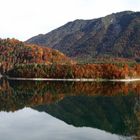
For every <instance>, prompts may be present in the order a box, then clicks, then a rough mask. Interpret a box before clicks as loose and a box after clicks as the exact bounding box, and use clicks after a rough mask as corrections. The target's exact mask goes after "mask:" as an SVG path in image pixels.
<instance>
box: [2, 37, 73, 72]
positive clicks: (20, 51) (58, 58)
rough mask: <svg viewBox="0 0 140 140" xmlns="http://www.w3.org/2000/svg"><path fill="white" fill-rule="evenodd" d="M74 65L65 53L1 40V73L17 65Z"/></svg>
mask: <svg viewBox="0 0 140 140" xmlns="http://www.w3.org/2000/svg"><path fill="white" fill-rule="evenodd" d="M35 63H37V64H52V63H56V64H66V63H70V64H72V63H73V61H72V60H71V59H70V58H68V57H66V56H65V55H64V54H63V53H61V52H59V51H57V50H54V49H51V48H48V47H40V46H37V45H27V44H24V43H23V42H21V41H18V40H16V39H0V72H1V73H4V72H5V71H8V70H9V69H11V68H12V67H13V66H14V65H17V64H35Z"/></svg>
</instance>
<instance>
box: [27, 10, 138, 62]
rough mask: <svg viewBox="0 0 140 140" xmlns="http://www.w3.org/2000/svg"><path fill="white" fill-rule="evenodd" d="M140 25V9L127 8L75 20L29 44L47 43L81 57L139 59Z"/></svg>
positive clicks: (36, 38)
mask: <svg viewBox="0 0 140 140" xmlns="http://www.w3.org/2000/svg"><path fill="white" fill-rule="evenodd" d="M139 27H140V12H133V11H123V12H118V13H112V14H111V15H107V16H105V17H101V18H96V19H91V20H81V19H80V20H74V21H72V22H68V23H66V24H65V25H63V26H61V27H59V28H57V29H55V30H52V31H51V32H49V33H47V34H44V35H43V34H40V35H39V36H35V37H32V38H31V39H29V40H27V41H26V43H29V44H30V43H31V44H38V45H43V46H46V45H47V46H48V47H50V48H54V49H57V50H59V51H61V52H63V53H64V54H66V55H68V56H69V57H73V58H76V59H77V60H78V59H82V60H84V59H85V58H86V60H87V61H90V60H91V61H92V60H93V58H94V59H96V58H100V57H104V58H105V57H109V58H110V57H116V58H118V57H120V58H130V59H133V60H136V59H139V57H140V53H139V49H140V47H139V46H140V42H139V41H138V37H139V34H140V30H139ZM133 44H134V47H133Z"/></svg>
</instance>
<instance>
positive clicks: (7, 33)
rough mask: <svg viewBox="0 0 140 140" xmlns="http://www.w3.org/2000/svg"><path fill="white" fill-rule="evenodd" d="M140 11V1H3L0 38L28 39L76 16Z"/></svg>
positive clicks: (76, 17)
mask: <svg viewBox="0 0 140 140" xmlns="http://www.w3.org/2000/svg"><path fill="white" fill-rule="evenodd" d="M126 10H131V11H140V0H0V38H16V39H19V40H21V41H25V40H27V39H29V38H31V37H33V36H35V35H38V34H45V33H48V32H49V31H51V30H53V29H55V28H57V27H59V26H62V25H64V24H65V23H67V22H69V21H73V20H75V19H93V18H98V17H102V16H106V15H108V14H111V13H115V12H120V11H126Z"/></svg>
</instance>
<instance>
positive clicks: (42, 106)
mask: <svg viewBox="0 0 140 140" xmlns="http://www.w3.org/2000/svg"><path fill="white" fill-rule="evenodd" d="M139 94H140V82H133V83H121V82H37V81H7V80H1V81H0V110H1V111H7V112H9V111H16V110H20V109H22V108H24V107H30V108H32V109H34V110H37V111H39V112H46V113H48V114H50V115H52V116H54V117H56V118H58V119H60V120H63V121H64V122H66V123H67V124H71V125H73V126H75V127H84V126H86V127H91V128H98V129H101V130H105V131H107V132H110V133H115V134H118V135H123V136H134V137H135V139H137V137H139V136H140V130H139V126H140V100H139Z"/></svg>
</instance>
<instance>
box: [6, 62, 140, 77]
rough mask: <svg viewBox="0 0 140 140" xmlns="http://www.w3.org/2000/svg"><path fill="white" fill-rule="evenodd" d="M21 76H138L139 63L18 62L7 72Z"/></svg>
mask: <svg viewBox="0 0 140 140" xmlns="http://www.w3.org/2000/svg"><path fill="white" fill-rule="evenodd" d="M7 75H8V76H9V77H17V78H18V77H21V78H62V79H68V78H71V79H75V78H87V79H88V78H93V79H129V78H139V77H140V65H139V64H134V65H128V64H121V63H120V64H64V65H62V64H55V63H54V64H51V65H47V64H26V65H25V64H18V65H15V66H14V68H13V69H11V70H9V71H8V72H7Z"/></svg>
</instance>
